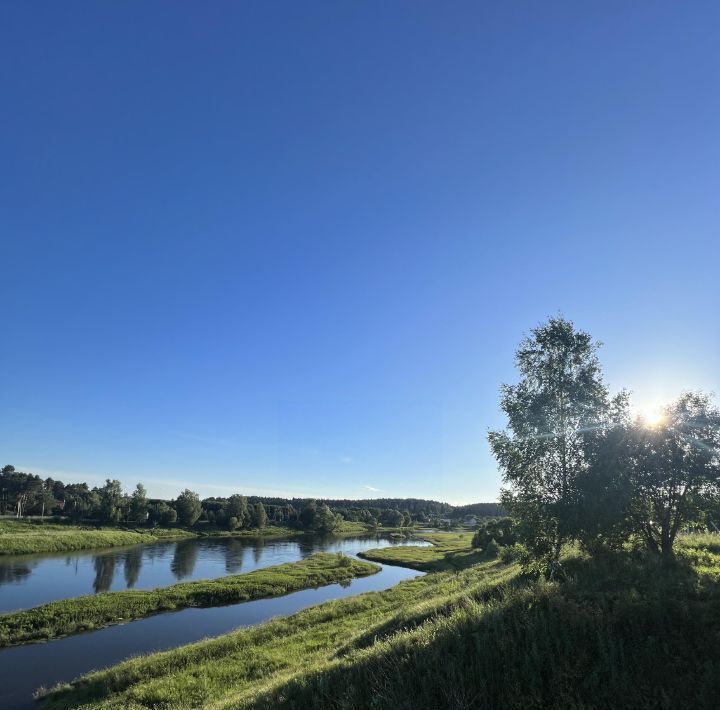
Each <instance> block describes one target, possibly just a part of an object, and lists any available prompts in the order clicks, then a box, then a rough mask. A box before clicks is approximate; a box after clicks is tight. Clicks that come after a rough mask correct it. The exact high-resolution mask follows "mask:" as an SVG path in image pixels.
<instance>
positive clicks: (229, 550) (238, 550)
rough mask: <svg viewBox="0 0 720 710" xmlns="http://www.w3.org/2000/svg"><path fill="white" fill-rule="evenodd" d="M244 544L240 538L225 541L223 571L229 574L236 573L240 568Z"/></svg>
mask: <svg viewBox="0 0 720 710" xmlns="http://www.w3.org/2000/svg"><path fill="white" fill-rule="evenodd" d="M244 551H245V545H243V542H242V540H238V539H237V538H233V539H230V540H228V541H227V545H226V546H225V571H226V572H228V573H229V574H237V573H238V572H239V571H240V570H241V569H242V563H243V552H244Z"/></svg>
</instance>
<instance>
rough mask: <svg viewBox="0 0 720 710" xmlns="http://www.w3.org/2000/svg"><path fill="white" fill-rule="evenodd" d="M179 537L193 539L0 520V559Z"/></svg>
mask: <svg viewBox="0 0 720 710" xmlns="http://www.w3.org/2000/svg"><path fill="white" fill-rule="evenodd" d="M182 537H194V534H193V533H191V532H188V531H186V530H182V529H180V528H152V529H151V528H147V529H137V530H135V529H132V530H129V529H120V528H117V527H106V528H100V529H95V528H86V527H83V526H79V525H69V524H53V523H35V522H29V521H23V520H18V521H15V520H3V521H0V555H21V554H32V553H35V552H71V551H74V550H87V549H92V548H100V547H117V546H121V545H136V544H138V543H143V542H157V541H159V540H170V539H174V538H182Z"/></svg>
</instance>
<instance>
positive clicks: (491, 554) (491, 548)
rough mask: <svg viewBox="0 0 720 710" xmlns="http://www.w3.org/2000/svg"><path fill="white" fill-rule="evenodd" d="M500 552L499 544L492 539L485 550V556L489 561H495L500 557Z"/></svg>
mask: <svg viewBox="0 0 720 710" xmlns="http://www.w3.org/2000/svg"><path fill="white" fill-rule="evenodd" d="M499 552H500V545H498V544H497V542H496V541H495V538H494V537H493V538H491V539H490V542H489V543H488V544H487V547H486V548H485V551H484V553H483V554H484V555H485V557H487V558H488V559H494V558H495V557H497V556H498V553H499Z"/></svg>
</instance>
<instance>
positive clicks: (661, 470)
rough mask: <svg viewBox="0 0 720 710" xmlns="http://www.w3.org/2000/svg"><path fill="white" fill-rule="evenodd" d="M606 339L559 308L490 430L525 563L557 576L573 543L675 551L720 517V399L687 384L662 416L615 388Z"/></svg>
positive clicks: (525, 355) (507, 390)
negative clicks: (603, 361) (682, 536)
mask: <svg viewBox="0 0 720 710" xmlns="http://www.w3.org/2000/svg"><path fill="white" fill-rule="evenodd" d="M598 348H599V343H597V342H596V341H594V340H593V339H592V338H591V336H590V335H589V334H588V333H586V332H583V331H580V330H577V329H576V328H575V327H574V325H573V323H572V322H570V321H568V320H565V319H563V318H551V319H549V320H548V321H547V322H546V323H545V324H543V325H541V326H539V327H538V328H536V329H534V330H533V331H532V333H531V335H530V336H529V337H527V338H526V339H525V340H524V341H523V342H522V343H521V345H520V347H519V348H518V350H517V353H516V357H515V361H516V366H517V369H518V371H519V373H520V378H519V381H518V383H517V384H515V385H503V386H502V388H501V401H500V405H501V409H502V411H503V412H504V413H505V415H506V417H507V427H506V428H505V429H504V430H499V431H492V432H490V433H489V435H488V439H489V442H490V447H491V449H492V451H493V454H494V455H495V458H496V460H497V462H498V464H499V466H500V469H501V471H502V474H503V482H504V485H505V488H504V489H503V492H502V496H501V501H502V504H503V506H504V507H505V508H506V509H507V511H508V513H509V515H510V516H511V517H512V520H513V529H512V539H513V540H517V541H518V545H519V547H518V556H519V557H520V559H521V561H523V562H524V564H525V566H526V567H527V568H530V569H534V570H536V571H539V572H542V573H544V574H545V575H546V576H547V577H550V578H552V577H554V576H555V575H557V573H558V572H559V571H561V565H560V561H561V554H562V551H563V548H564V546H565V545H566V544H568V543H579V544H580V545H581V546H582V547H583V548H584V549H585V550H586V551H588V552H590V553H592V554H601V553H603V552H607V551H611V550H618V549H621V548H625V547H627V546H628V545H635V546H640V547H644V548H645V549H646V550H648V551H649V552H651V553H653V554H657V555H659V556H661V557H662V558H663V559H664V560H665V561H670V560H672V558H673V555H674V552H673V549H674V543H675V540H676V538H677V535H678V534H679V533H680V532H681V531H682V530H683V529H686V528H688V527H690V526H693V525H698V526H700V527H702V528H703V529H708V528H709V529H710V530H717V529H718V528H717V527H716V524H717V523H718V522H720V520H719V518H720V411H719V410H718V408H717V407H716V406H715V405H714V403H713V398H712V397H711V395H709V394H707V393H704V392H684V393H683V394H681V395H680V396H679V397H678V398H677V399H676V400H675V401H674V402H671V403H669V404H668V405H667V406H666V407H665V408H664V409H663V410H662V413H661V416H660V417H659V418H658V420H657V421H654V422H648V421H645V420H643V419H642V417H641V416H639V415H636V414H634V413H633V410H632V407H631V399H630V394H629V393H628V392H627V391H625V390H623V391H621V392H619V393H617V394H616V395H614V396H612V397H611V396H610V393H609V390H608V388H607V386H606V385H605V383H604V381H603V376H602V371H601V368H600V363H599V360H598V357H597V350H598Z"/></svg>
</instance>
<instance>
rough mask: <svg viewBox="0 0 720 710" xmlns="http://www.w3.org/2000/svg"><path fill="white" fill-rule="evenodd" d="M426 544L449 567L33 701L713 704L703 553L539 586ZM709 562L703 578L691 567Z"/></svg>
mask: <svg viewBox="0 0 720 710" xmlns="http://www.w3.org/2000/svg"><path fill="white" fill-rule="evenodd" d="M428 537H430V536H428ZM441 542H443V543H444V544H445V546H446V548H447V549H446V550H445V553H444V554H445V558H444V559H440V558H434V559H430V558H427V557H426V558H425V559H423V560H419V559H416V560H414V561H415V562H416V563H417V564H429V565H433V564H435V565H436V564H451V565H453V569H454V571H452V572H449V571H448V572H436V573H432V574H428V575H427V576H425V577H422V578H418V579H415V580H411V581H407V582H403V583H401V584H399V585H397V586H396V587H394V588H392V589H390V590H387V591H385V592H375V593H369V594H364V595H360V596H358V597H352V598H349V599H344V600H338V601H334V602H330V603H327V604H322V605H320V606H317V607H313V608H311V609H307V610H305V611H302V612H300V613H298V614H295V615H293V616H289V617H286V618H280V619H276V620H273V621H271V622H268V623H266V624H262V625H260V626H258V627H255V628H250V629H246V630H241V631H237V632H234V633H231V634H228V635H226V636H222V637H219V638H217V639H211V640H208V641H204V642H201V643H196V644H191V645H189V646H185V647H183V648H180V649H176V650H173V651H168V652H165V653H158V654H153V655H150V656H147V657H144V658H138V659H133V660H130V661H127V662H125V663H122V664H120V665H118V666H115V667H113V668H111V669H109V670H106V671H101V672H99V673H94V674H91V675H88V676H85V677H84V678H82V679H80V680H78V681H76V682H75V683H73V684H71V685H67V686H64V687H62V688H58V689H56V690H55V691H54V692H51V693H50V694H48V695H46V696H44V698H42V703H43V705H44V706H45V707H47V708H48V709H50V708H52V709H53V710H54V709H55V708H66V707H84V708H101V707H102V708H127V707H133V708H157V707H163V708H182V707H214V708H229V707H231V708H263V709H268V710H269V709H270V708H292V709H297V710H300V709H301V708H303V709H304V708H326V707H335V708H346V709H348V710H349V709H350V708H357V707H377V708H395V707H408V708H409V707H412V708H419V709H421V710H422V709H426V708H427V709H428V710H429V709H430V708H437V707H452V708H469V707H475V706H477V705H478V703H479V702H480V700H482V707H484V708H489V709H491V710H494V709H497V710H499V709H500V708H503V709H505V708H510V709H511V710H513V709H516V708H517V709H518V710H519V709H520V708H527V707H538V708H539V707H585V708H607V709H608V710H609V709H610V708H623V709H628V710H629V709H630V708H648V709H650V708H664V707H667V708H673V707H694V708H714V707H715V706H716V700H717V697H718V696H719V694H720V643H719V642H718V641H719V639H718V631H717V629H718V628H720V583H718V574H717V572H718V571H720V558H716V556H715V555H714V553H712V551H710V550H708V549H707V548H703V547H701V546H699V545H684V546H683V549H692V550H700V551H702V552H704V553H707V554H705V555H704V556H703V560H702V563H703V564H702V565H696V564H695V563H694V562H692V555H691V557H690V558H688V557H687V556H685V555H683V554H681V556H680V558H679V560H678V563H677V564H676V565H675V566H673V567H672V568H664V567H662V566H661V565H660V563H659V562H658V561H657V560H656V559H653V558H648V557H645V556H642V555H636V554H633V553H623V554H615V555H609V556H607V557H602V558H600V559H590V558H587V557H584V556H582V555H580V554H577V553H575V554H574V555H573V556H572V557H570V558H569V559H566V562H565V569H566V575H567V576H566V578H565V579H564V580H563V581H562V582H553V583H548V582H543V581H533V580H531V579H528V578H524V577H522V576H520V574H519V571H518V568H517V567H516V566H515V565H510V566H507V565H503V564H502V563H501V562H500V561H499V560H485V561H483V562H481V563H479V564H477V565H475V566H472V567H468V568H465V569H463V568H462V565H463V564H469V563H470V562H471V560H472V558H471V557H470V554H472V553H470V554H468V551H467V549H466V550H465V551H464V553H463V550H462V548H461V545H462V544H464V543H463V540H455V541H454V543H453V542H452V541H451V539H450V538H446V539H445V540H444V541H442V540H441ZM452 544H454V545H455V546H456V548H457V549H454V550H453V549H452ZM437 547H440V546H439V545H438V546H437ZM437 547H436V548H434V549H435V552H436V553H437V552H439V550H438V549H437ZM395 549H396V550H397V549H398V548H395ZM425 549H427V550H428V551H429V550H430V548H424V550H425ZM424 550H423V551H424ZM419 551H420V550H416V552H419ZM383 552H384V551H383ZM404 553H405V554H407V551H404ZM693 554H694V553H693ZM708 555H710V556H708ZM448 556H449V557H450V558H451V560H452V561H451V562H450V561H448ZM463 560H464V562H463ZM688 560H690V562H688ZM713 560H714V561H715V573H709V572H706V571H704V566H707V565H708V561H710V562H712V561H713Z"/></svg>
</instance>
